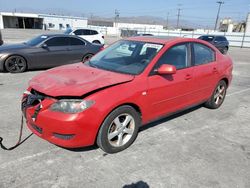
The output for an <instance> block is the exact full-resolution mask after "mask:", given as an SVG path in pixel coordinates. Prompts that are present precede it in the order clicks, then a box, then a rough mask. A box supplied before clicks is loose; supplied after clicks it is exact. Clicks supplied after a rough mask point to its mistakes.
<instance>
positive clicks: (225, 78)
mask: <svg viewBox="0 0 250 188" xmlns="http://www.w3.org/2000/svg"><path fill="white" fill-rule="evenodd" d="M221 80H223V81H225V82H226V85H227V88H228V86H229V80H228V78H227V77H223V78H222V79H221Z"/></svg>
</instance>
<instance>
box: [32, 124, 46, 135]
mask: <svg viewBox="0 0 250 188" xmlns="http://www.w3.org/2000/svg"><path fill="white" fill-rule="evenodd" d="M31 127H32V128H33V129H34V130H36V131H37V132H38V133H40V134H42V133H43V129H42V128H40V127H38V126H36V125H34V124H31Z"/></svg>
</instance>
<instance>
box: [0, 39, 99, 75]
mask: <svg viewBox="0 0 250 188" xmlns="http://www.w3.org/2000/svg"><path fill="white" fill-rule="evenodd" d="M102 48H103V45H97V44H92V43H90V42H88V41H86V40H84V39H82V38H79V37H77V36H71V35H63V34H56V35H55V34H54V35H40V36H38V37H35V38H34V39H31V40H30V41H27V42H25V43H21V44H14V45H3V46H1V47H0V71H7V72H11V73H20V72H24V71H26V70H28V69H41V68H51V67H55V66H60V65H65V64H71V63H78V62H81V61H86V60H88V59H89V58H91V57H92V56H93V55H94V54H96V53H97V52H99V51H100V50H102Z"/></svg>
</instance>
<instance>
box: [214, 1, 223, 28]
mask: <svg viewBox="0 0 250 188" xmlns="http://www.w3.org/2000/svg"><path fill="white" fill-rule="evenodd" d="M216 3H218V4H219V8H218V13H217V17H216V21H215V25H214V31H215V30H216V29H217V24H218V20H219V16H220V8H221V5H222V4H224V2H223V1H217V2H216Z"/></svg>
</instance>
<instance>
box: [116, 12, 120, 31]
mask: <svg viewBox="0 0 250 188" xmlns="http://www.w3.org/2000/svg"><path fill="white" fill-rule="evenodd" d="M119 17H120V12H119V11H118V10H117V9H115V27H117V25H118V24H117V23H118V21H119Z"/></svg>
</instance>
